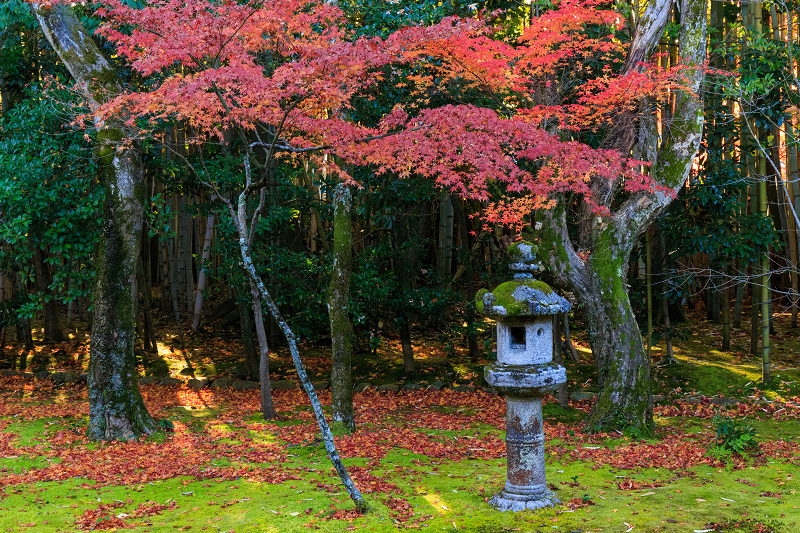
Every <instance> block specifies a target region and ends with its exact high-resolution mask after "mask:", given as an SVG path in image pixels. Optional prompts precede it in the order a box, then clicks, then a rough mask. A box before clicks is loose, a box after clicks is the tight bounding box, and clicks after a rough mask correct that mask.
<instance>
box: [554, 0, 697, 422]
mask: <svg viewBox="0 0 800 533" xmlns="http://www.w3.org/2000/svg"><path fill="white" fill-rule="evenodd" d="M670 7H671V2H670V1H669V0H660V1H659V0H657V1H656V2H655V3H654V4H652V5H651V6H650V7H648V10H650V9H651V8H652V9H654V10H655V11H656V12H658V13H662V12H664V11H669V8H670ZM706 8H707V5H706V2H705V0H682V9H681V29H680V54H679V55H680V56H681V57H682V58H683V59H684V61H686V62H687V63H689V64H692V65H702V64H703V62H704V61H705V53H706V13H707V9H706ZM665 24H666V18H664V17H655V16H653V17H643V18H642V20H641V23H640V26H639V27H638V28H637V32H636V36H635V38H634V42H633V43H632V45H631V52H630V53H631V56H629V60H628V62H627V63H626V65H627V69H628V71H630V70H633V69H635V68H636V64H637V63H638V62H639V59H638V58H637V57H634V55H633V54H635V53H636V54H638V53H640V52H639V51H641V50H644V51H645V52H644V53H643V55H642V57H644V58H646V57H647V55H648V54H649V51H650V50H652V49H653V47H654V46H655V44H654V42H655V43H657V41H658V39H659V38H660V36H661V34H662V32H663V29H664V25H665ZM645 26H652V27H645ZM648 39H649V41H648ZM703 79H704V71H703V70H702V69H697V70H694V71H691V73H690V75H689V86H688V87H687V90H686V92H678V93H677V94H675V99H674V112H673V113H672V115H671V118H670V121H669V123H668V124H667V126H669V127H668V128H667V129H666V130H665V131H667V132H669V134H668V135H667V136H665V138H664V139H663V140H662V141H661V142H660V143H659V142H658V138H657V137H656V135H657V132H655V131H653V128H648V126H647V124H648V118H650V117H645V119H644V122H643V123H642V127H641V129H640V140H639V143H640V147H639V152H640V153H642V154H644V155H645V156H646V157H647V158H648V159H650V160H651V161H652V162H653V165H652V167H651V175H652V178H653V180H654V181H655V182H656V183H659V184H660V185H662V186H664V187H668V188H669V189H671V190H672V192H671V193H670V192H664V191H657V192H654V193H647V192H642V193H634V194H632V195H631V196H630V197H629V198H628V199H627V200H626V201H625V202H624V203H622V204H621V205H620V206H619V207H618V208H617V209H616V210H615V211H614V212H613V213H612V214H611V216H609V217H598V216H597V215H596V214H593V213H592V212H591V207H590V206H589V205H588V204H586V205H583V206H582V210H583V211H582V212H581V213H579V215H578V216H579V217H580V218H581V220H582V222H581V223H579V227H578V240H577V243H578V245H576V244H574V243H573V241H572V239H571V237H570V234H569V229H568V226H567V223H566V207H565V203H564V202H563V201H562V202H560V203H559V204H558V205H557V206H556V207H555V208H553V209H551V210H548V211H546V212H544V213H543V218H544V220H543V227H542V232H541V234H540V235H541V239H542V243H541V246H540V247H539V251H540V253H542V254H543V255H544V259H545V260H546V262H547V263H548V264H549V266H550V268H551V270H552V271H553V272H554V274H555V275H556V277H557V278H558V281H559V282H560V283H561V284H564V285H566V286H568V287H570V288H571V289H572V290H573V291H574V292H575V293H576V294H577V295H578V297H579V298H580V299H581V300H582V302H583V303H584V305H585V307H586V310H587V312H586V315H587V317H589V319H588V321H589V340H590V343H591V345H592V352H593V354H594V358H595V363H596V366H597V372H598V381H599V385H600V390H599V393H598V398H597V403H596V405H595V407H594V409H593V411H592V413H591V414H590V415H589V417H588V419H587V425H588V427H589V428H590V429H593V430H611V429H614V430H617V429H630V430H632V431H634V432H636V433H639V434H648V433H651V432H652V430H653V427H654V424H653V404H652V397H651V385H650V359H649V358H648V357H647V354H646V352H645V347H644V343H643V341H642V336H641V333H640V331H639V326H638V325H637V323H636V320H635V317H634V314H633V312H632V310H631V305H630V300H629V298H628V287H627V273H628V263H629V260H628V259H629V256H630V252H631V250H632V249H633V246H634V244H635V243H636V240H637V239H638V236H639V235H640V234H641V233H642V232H643V231H644V230H645V229H647V227H648V226H649V225H650V223H651V222H652V221H653V220H654V219H655V217H656V216H658V215H659V214H660V213H662V212H663V211H664V210H665V209H666V208H667V206H668V205H669V204H670V202H672V199H673V198H674V197H675V196H676V195H677V192H678V191H679V190H680V188H681V187H682V186H683V184H684V183H685V181H686V179H687V178H688V175H689V171H690V170H691V165H692V161H693V158H694V155H695V153H696V151H697V148H698V146H699V143H700V139H701V136H702V126H703V104H702V101H700V100H698V99H697V98H695V97H694V96H692V95H691V94H690V93H697V92H698V91H699V89H700V85H701V83H702V81H703ZM614 186H615V184H612V185H611V188H610V189H609V186H608V184H604V183H598V184H597V189H596V191H597V192H598V193H599V194H601V195H602V196H603V197H607V198H613V197H614V195H613V194H612V193H613V191H614ZM593 190H595V189H593ZM608 206H609V208H610V207H613V206H612V205H611V204H608ZM577 246H579V248H578V247H577ZM579 250H580V252H581V253H580V254H579V253H578V252H579Z"/></svg>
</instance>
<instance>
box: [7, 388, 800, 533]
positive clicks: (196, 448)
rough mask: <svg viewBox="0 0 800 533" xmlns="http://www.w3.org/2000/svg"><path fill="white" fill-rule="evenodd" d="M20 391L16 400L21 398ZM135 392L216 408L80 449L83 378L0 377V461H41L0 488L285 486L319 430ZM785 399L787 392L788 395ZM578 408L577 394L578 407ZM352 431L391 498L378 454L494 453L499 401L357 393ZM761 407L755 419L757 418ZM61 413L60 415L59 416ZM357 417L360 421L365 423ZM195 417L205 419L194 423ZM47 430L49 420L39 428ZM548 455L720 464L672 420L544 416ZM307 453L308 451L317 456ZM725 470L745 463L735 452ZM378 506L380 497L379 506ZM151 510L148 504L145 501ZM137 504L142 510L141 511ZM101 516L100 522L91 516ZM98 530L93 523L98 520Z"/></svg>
mask: <svg viewBox="0 0 800 533" xmlns="http://www.w3.org/2000/svg"><path fill="white" fill-rule="evenodd" d="M20 392H22V394H23V395H24V397H23V398H22V399H20V398H19V393H20ZM142 393H143V397H144V399H145V402H146V403H147V406H148V409H149V410H150V412H151V413H153V414H154V415H155V416H158V417H169V416H174V413H175V411H173V409H174V408H175V407H178V406H180V407H183V408H185V410H186V411H188V412H191V411H192V410H194V409H204V410H206V411H205V412H206V413H208V412H209V411H208V410H211V411H210V412H211V413H212V415H214V416H207V415H204V416H205V418H202V419H200V418H198V419H195V420H194V421H191V423H190V421H189V420H188V419H185V420H186V421H185V422H181V421H176V422H175V424H174V425H175V432H174V433H170V434H169V435H167V436H166V437H164V438H163V439H160V441H158V442H157V441H156V440H152V439H144V440H142V441H140V442H132V443H107V444H104V445H102V446H100V447H94V446H90V445H89V443H88V441H87V439H86V438H85V435H84V430H83V427H84V425H85V417H86V414H87V413H86V406H87V402H86V394H85V386H84V387H83V388H81V386H76V387H72V388H67V389H54V388H53V387H52V386H51V385H48V384H47V383H44V382H39V381H35V380H30V379H27V380H25V379H22V378H18V377H3V378H0V416H6V417H13V418H4V419H2V420H0V454H1V455H2V456H3V457H16V456H26V457H40V458H45V459H46V460H47V464H46V465H44V466H42V467H40V468H30V469H29V470H27V471H26V472H22V473H13V472H8V471H6V472H0V487H2V486H8V485H17V484H23V483H31V482H36V481H55V480H65V479H68V478H76V477H79V478H82V479H84V480H86V483H85V485H86V486H89V487H97V486H102V485H123V484H124V485H131V486H137V485H140V484H143V483H147V482H152V481H156V480H163V479H169V478H174V477H181V476H188V477H192V478H195V479H226V480H233V479H242V480H245V481H254V482H263V483H283V482H285V481H288V480H293V479H300V477H301V474H302V475H305V473H304V472H301V471H300V470H299V469H298V468H296V467H290V466H289V465H288V464H286V463H287V461H288V460H289V456H290V455H293V450H292V448H293V447H306V446H310V447H313V448H314V449H315V450H317V449H318V450H319V452H320V454H322V453H324V452H323V451H322V446H321V444H320V443H319V441H318V439H317V435H318V431H319V430H318V427H317V425H316V422H315V421H314V420H313V418H312V415H311V412H310V411H309V410H308V409H307V407H308V399H307V398H306V396H305V393H303V392H302V391H299V390H297V391H276V392H275V393H274V403H275V407H276V409H277V410H278V411H281V412H287V411H289V412H294V413H295V414H293V415H292V416H291V419H292V421H293V422H294V423H292V424H288V425H287V424H276V423H267V422H254V421H253V414H254V413H256V412H258V411H259V409H260V397H259V394H258V391H232V390H214V389H203V390H192V389H189V388H187V387H178V388H164V387H158V386H145V387H142ZM320 396H321V399H322V401H323V403H326V402H330V393H329V392H324V393H322V394H321V395H320ZM794 400H795V399H793V401H794ZM577 405H578V406H579V407H581V408H588V403H587V402H582V403H579V404H577ZM798 405H800V402H795V403H791V404H790V403H789V402H787V403H784V404H777V403H776V404H774V405H773V404H768V405H753V404H738V405H735V406H730V407H726V408H725V409H727V411H726V412H730V413H732V414H734V416H739V415H740V414H749V415H754V414H758V413H766V415H769V416H773V417H776V418H779V417H792V418H793V417H796V416H797V414H798V412H800V407H798ZM355 407H356V416H357V420H358V421H359V429H358V431H357V432H356V433H355V434H353V435H342V436H338V437H336V444H337V447H338V449H339V452H340V454H341V455H342V456H344V457H363V458H367V459H370V460H372V463H370V465H369V466H367V467H354V468H352V469H351V474H352V476H353V478H354V480H355V482H356V484H357V485H358V486H359V488H360V489H361V490H362V491H363V492H366V493H381V494H386V495H389V496H390V497H391V498H394V497H396V496H398V495H399V494H400V489H399V488H398V487H397V485H394V484H392V483H389V482H387V481H385V479H384V478H382V477H380V476H378V475H376V474H375V473H374V472H373V470H374V468H375V467H376V466H378V464H379V463H378V461H379V460H380V459H383V458H384V457H386V455H387V454H388V453H390V452H392V451H398V450H399V451H400V452H401V453H403V454H419V456H421V458H419V457H418V458H412V461H411V464H412V465H413V467H411V468H409V469H407V471H397V472H394V473H392V476H397V475H404V476H409V477H412V476H419V475H427V474H429V472H427V470H428V469H430V468H431V467H430V466H429V463H428V462H427V461H429V460H430V459H442V460H448V461H460V460H464V459H481V460H487V459H500V460H502V459H503V458H504V457H505V443H504V441H503V439H502V438H501V435H502V434H501V433H500V432H499V431H495V430H492V429H488V430H487V429H483V430H474V431H473V432H472V433H471V434H470V431H468V430H469V428H475V427H483V428H486V427H490V428H491V427H494V428H498V429H500V428H503V427H504V425H505V400H504V399H503V398H500V397H498V396H493V395H489V394H486V393H483V392H481V391H477V392H456V391H450V390H445V391H436V392H435V391H413V392H404V393H400V394H381V393H377V392H364V393H360V394H357V395H356V397H355ZM719 409H720V407H719V406H716V405H713V404H711V403H710V401H709V402H701V403H699V404H697V403H688V402H678V403H677V404H676V405H674V406H660V407H657V408H656V412H657V413H658V414H659V415H660V416H700V417H703V418H709V417H711V416H713V414H714V413H715V412H717V411H718V410H719ZM766 415H764V416H766ZM44 416H47V417H48V419H49V420H52V421H53V422H49V423H48V424H52V428H53V429H52V430H48V429H46V433H44V434H42V435H41V437H40V438H38V439H33V445H28V446H21V445H20V443H19V442H18V440H17V436H16V435H15V434H14V433H13V432H10V431H9V430H8V429H9V428H10V427H13V426H12V424H14V422H16V421H17V420H31V419H36V418H40V417H44ZM59 417H63V418H64V422H61V421H59V420H58V418H59ZM365 421H368V422H366V423H365ZM195 422H197V423H200V424H204V426H202V427H201V426H195V425H194V424H195ZM45 427H46V428H47V427H50V426H45ZM545 433H546V436H547V439H548V442H547V444H546V446H547V452H548V454H550V455H552V456H553V457H557V458H558V460H559V461H583V462H586V463H588V464H591V465H593V467H595V468H601V467H612V468H616V469H621V470H625V469H638V468H645V467H648V468H649V467H661V468H666V469H670V470H673V471H682V470H686V469H689V468H692V467H694V466H696V465H698V464H707V465H712V466H720V463H719V461H718V460H717V459H715V458H713V457H707V456H706V451H707V449H708V448H709V447H710V446H713V444H714V439H713V435H711V433H708V434H702V435H697V434H685V433H683V432H682V431H681V430H679V429H676V428H669V429H666V430H664V431H663V432H662V435H661V439H660V440H659V441H637V440H635V439H633V440H632V439H627V440H626V441H623V443H622V444H617V445H616V446H614V447H611V448H609V447H607V446H606V445H605V443H606V442H607V441H608V440H609V438H611V437H613V438H614V439H615V441H617V442H618V441H619V439H620V436H619V435H616V434H614V435H608V434H594V435H590V434H586V433H583V432H582V431H581V429H580V427H579V426H575V425H566V424H556V425H551V424H547V423H546V424H545ZM799 452H800V448H799V447H798V444H797V443H795V442H787V441H783V440H773V441H765V442H763V443H762V446H761V449H760V451H759V453H758V454H757V455H755V456H754V458H753V460H754V461H755V462H756V463H757V464H761V463H763V462H764V461H766V459H767V458H779V459H781V460H784V461H789V462H793V463H795V464H797V463H800V454H799ZM315 453H316V452H315ZM220 458H225V459H227V461H228V466H217V465H215V464H214V461H216V460H218V459H220ZM734 466H735V467H736V468H741V467H743V466H745V463H744V461H742V460H740V459H737V458H734ZM316 484H317V486H318V487H320V488H321V489H323V490H326V491H329V492H335V491H338V490H341V487H340V486H339V483H338V481H337V480H335V477H334V476H332V475H331V476H330V477H329V478H327V477H324V476H323V478H322V479H320V480H319V481H318V482H316ZM647 486H657V485H654V484H646V483H642V482H637V481H634V480H631V479H624V480H622V481H620V482H619V488H620V489H622V490H635V489H639V488H642V487H647ZM388 501H390V502H391V505H392V506H395V507H397V513H398V518H397V519H398V520H400V518H399V517H400V516H401V515H402V514H403V512H405V511H403V510H402V509H403V506H402V504H401V503H400V502H398V501H394V500H388ZM387 505H388V504H387ZM152 509H155V507H153V508H152ZM94 511H95V513H94V514H92V513H89V512H87V513H88V514H86V516H84V517H83V519H84V520H85V522H86V524H90V523H92V521H94V522H97V523H99V522H98V520H100V521H101V522H103V525H104V527H105V523H106V522H108V521H109V520H110V518H103V516H105V515H103V513H104V512H106V511H105V510H103V509H100V510H94ZM142 512H145V511H144V510H143V511H142ZM101 518H102V520H101ZM96 529H97V528H96Z"/></svg>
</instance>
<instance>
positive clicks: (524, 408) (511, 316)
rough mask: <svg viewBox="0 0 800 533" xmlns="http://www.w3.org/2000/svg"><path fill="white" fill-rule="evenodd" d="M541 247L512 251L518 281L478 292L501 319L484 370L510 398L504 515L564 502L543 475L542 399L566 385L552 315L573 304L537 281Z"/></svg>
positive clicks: (486, 310)
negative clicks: (556, 359) (493, 349)
mask: <svg viewBox="0 0 800 533" xmlns="http://www.w3.org/2000/svg"><path fill="white" fill-rule="evenodd" d="M535 251H536V246H535V245H533V244H531V243H527V242H523V243H517V244H514V245H512V247H511V248H510V249H509V254H511V257H512V259H513V260H514V262H513V263H512V264H511V265H509V267H510V268H511V270H513V271H515V274H514V279H513V281H507V282H505V283H503V284H501V285H500V286H499V287H497V288H496V289H494V291H492V292H488V291H486V290H485V289H484V290H483V291H481V292H479V293H478V294H477V298H476V299H477V305H478V310H479V311H481V312H482V313H483V314H485V315H487V316H492V317H494V318H496V319H497V362H496V363H494V364H491V365H489V366H487V367H486V369H485V376H486V381H487V382H488V383H489V385H491V386H492V387H494V388H495V389H497V390H499V391H500V392H502V393H504V394H505V397H506V406H507V409H506V461H507V470H508V478H507V481H506V486H505V490H503V491H502V492H501V493H500V494H496V495H495V496H494V497H493V498H492V500H491V502H490V503H491V504H492V505H493V506H494V507H496V508H497V509H499V510H501V511H508V510H511V511H522V510H524V509H539V508H542V507H548V506H553V505H556V504H559V503H561V502H560V501H559V500H558V498H557V497H556V496H555V494H553V493H552V492H551V491H550V490H549V489H548V488H547V482H546V481H545V471H544V427H543V424H542V397H543V396H544V395H545V394H548V393H551V392H555V391H556V390H557V389H558V386H559V385H561V384H562V383H565V382H566V381H567V373H566V370H565V369H564V367H563V366H561V365H559V364H557V363H553V316H554V315H557V314H559V313H565V312H567V311H569V309H570V307H571V304H570V303H569V302H568V301H567V300H565V299H564V298H562V297H561V296H559V295H557V294H556V293H555V292H554V291H553V289H551V288H550V286H549V285H547V284H546V283H543V282H541V281H537V280H535V279H533V276H532V273H533V272H535V271H537V270H539V269H540V268H541V267H540V265H539V264H538V263H537V262H536V258H535V256H534V253H535Z"/></svg>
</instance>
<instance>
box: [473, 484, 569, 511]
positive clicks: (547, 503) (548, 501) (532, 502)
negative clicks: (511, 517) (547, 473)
mask: <svg viewBox="0 0 800 533" xmlns="http://www.w3.org/2000/svg"><path fill="white" fill-rule="evenodd" d="M560 504H561V500H559V499H558V497H557V496H556V495H555V494H553V492H552V491H550V490H549V489H546V490H545V491H544V492H542V493H539V494H526V495H524V496H522V495H519V494H511V493H508V492H506V491H503V492H501V493H500V494H495V495H494V496H493V497H492V499H491V500H489V505H491V506H492V507H494V508H495V509H497V510H498V511H514V512H517V511H524V510H526V509H530V510H533V509H542V508H544V507H555V506H556V505H560Z"/></svg>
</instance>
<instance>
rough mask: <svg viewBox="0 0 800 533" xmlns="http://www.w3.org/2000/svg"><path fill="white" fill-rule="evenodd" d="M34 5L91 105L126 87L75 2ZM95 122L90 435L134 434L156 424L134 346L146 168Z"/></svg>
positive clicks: (119, 137) (110, 129)
mask: <svg viewBox="0 0 800 533" xmlns="http://www.w3.org/2000/svg"><path fill="white" fill-rule="evenodd" d="M33 10H34V13H35V14H36V17H37V19H38V21H39V25H40V26H41V28H42V30H43V31H44V34H45V36H46V37H47V39H48V41H49V42H50V44H51V45H52V47H53V49H54V50H55V51H56V53H57V54H58V56H59V57H60V58H61V60H62V62H63V63H64V65H65V66H66V67H67V69H68V70H69V71H70V73H71V74H72V76H73V78H74V79H75V81H76V83H77V85H78V87H79V88H80V89H81V90H82V91H83V93H84V97H85V98H86V101H87V102H88V104H89V107H90V108H96V107H97V106H98V104H99V103H100V102H101V101H102V99H103V98H105V96H106V95H107V94H109V93H114V92H117V91H120V89H121V86H120V84H119V82H118V79H117V76H116V72H115V71H114V70H113V69H112V68H111V67H110V66H109V64H108V62H107V61H106V60H105V58H104V57H103V55H102V54H101V53H100V49H99V48H98V47H97V45H96V44H95V42H94V41H93V40H92V38H91V36H90V35H89V33H88V32H87V31H86V29H85V28H84V27H83V25H82V24H81V23H80V21H79V20H78V18H77V16H76V15H75V13H74V12H73V11H72V9H71V8H70V7H69V6H67V5H64V4H53V5H44V4H43V3H40V2H34V3H33ZM95 125H96V127H97V130H98V132H97V151H96V157H97V159H98V162H99V172H100V179H101V183H102V185H103V186H104V187H105V190H106V193H105V204H104V209H103V222H102V232H101V236H100V247H99V250H98V254H97V262H96V282H95V289H94V300H93V306H94V317H93V322H92V334H91V351H90V355H89V372H88V389H89V437H90V438H92V439H94V440H130V439H135V438H138V437H139V436H141V435H146V434H149V433H153V432H154V431H156V429H157V428H156V424H155V422H154V421H153V419H152V417H151V416H150V414H149V413H148V412H147V408H146V407H145V405H144V401H143V400H142V396H141V394H140V393H139V385H138V381H137V369H136V358H135V354H134V351H133V348H134V340H135V326H136V303H137V294H136V292H137V286H136V267H137V262H138V258H139V245H140V242H139V240H140V236H141V231H142V216H143V213H142V200H143V197H142V195H143V187H142V180H143V169H142V164H141V160H140V154H139V151H138V149H137V148H136V146H135V145H126V144H124V143H123V140H124V138H125V133H124V131H123V129H122V127H121V126H119V125H117V124H113V123H105V122H102V121H99V120H97V121H95Z"/></svg>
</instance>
